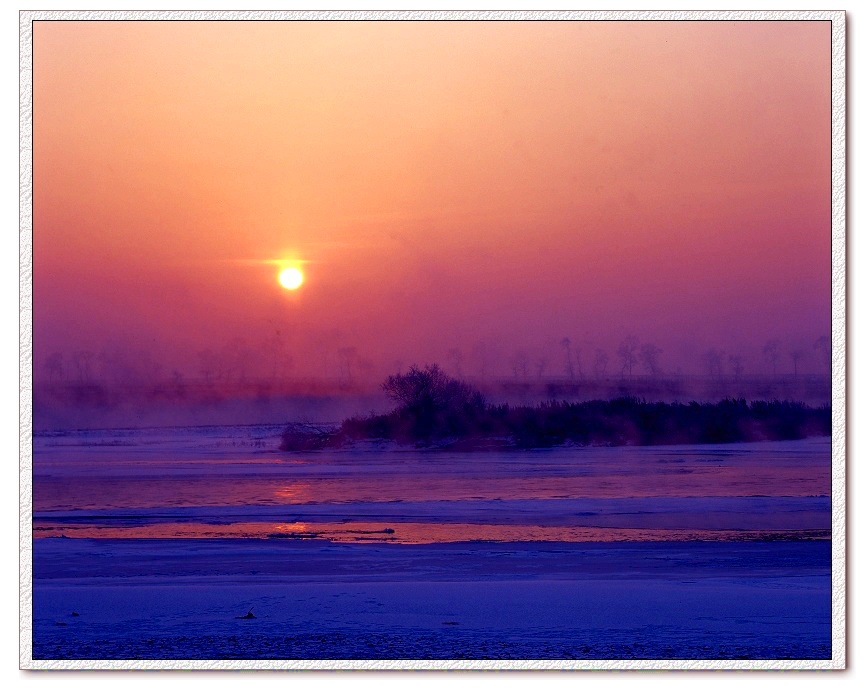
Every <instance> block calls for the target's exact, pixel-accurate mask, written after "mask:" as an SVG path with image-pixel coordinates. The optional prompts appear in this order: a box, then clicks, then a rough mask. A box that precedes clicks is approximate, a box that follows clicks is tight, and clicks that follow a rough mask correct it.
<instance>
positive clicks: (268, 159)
mask: <svg viewBox="0 0 865 690" xmlns="http://www.w3.org/2000/svg"><path fill="white" fill-rule="evenodd" d="M830 75H831V69H830V24H829V22H799V21H784V22H757V21H754V22H693V21H692V22H73V21H68V22H36V24H35V26H34V84H33V86H34V118H33V121H34V161H33V162H34V190H33V191H34V261H33V267H34V375H35V376H36V378H37V380H38V379H39V377H40V376H43V375H45V365H44V362H45V361H46V359H47V358H48V357H49V356H50V355H51V354H52V353H54V352H59V353H61V354H63V356H64V357H66V358H70V357H72V356H73V355H74V353H76V352H81V351H89V352H93V353H94V355H98V354H100V353H102V354H105V353H109V354H110V353H114V355H116V354H117V353H129V354H130V359H134V360H135V361H137V362H140V361H142V359H143V358H144V357H145V355H144V353H147V356H148V357H149V358H150V360H151V361H152V362H154V363H159V364H160V365H161V369H162V371H163V372H170V371H171V370H174V369H177V370H179V371H181V372H183V373H184V374H185V375H187V376H189V377H192V378H194V377H197V376H199V375H201V371H200V370H201V361H202V355H201V353H202V352H206V351H210V352H211V353H214V354H215V356H217V357H219V356H223V355H224V356H226V357H227V356H229V354H227V353H230V352H232V351H234V352H236V351H238V350H245V351H247V352H252V353H255V357H254V358H253V362H254V364H253V365H251V366H253V368H256V371H257V372H258V373H259V374H267V373H268V372H269V371H271V370H272V369H273V368H274V366H275V364H274V362H273V361H271V360H273V358H274V357H275V356H276V355H275V354H274V353H276V352H282V353H288V354H290V355H291V358H292V363H293V364H292V373H293V374H294V375H297V376H322V375H324V376H333V375H335V372H336V370H337V369H338V367H339V358H340V356H341V355H340V354H339V353H340V351H342V352H343V355H342V356H345V353H346V352H349V350H348V348H354V349H353V350H351V352H352V353H356V358H357V362H356V366H357V367H359V368H361V369H363V370H365V371H367V372H368V373H369V375H370V376H371V377H378V376H381V375H382V374H385V373H390V372H392V371H394V370H395V368H396V367H397V366H398V365H399V364H400V363H402V365H403V366H406V365H407V364H410V363H412V362H418V363H424V362H431V361H438V362H441V363H443V364H446V365H447V363H448V360H449V355H448V353H449V352H450V351H452V350H454V349H459V350H460V352H461V353H462V354H463V363H462V365H461V366H462V368H463V369H464V370H465V371H466V372H467V373H471V372H476V371H477V370H478V368H479V367H480V366H481V359H484V358H486V359H487V360H488V361H487V366H489V367H491V368H492V369H493V370H495V371H498V372H500V373H501V374H502V375H505V374H509V373H510V372H511V369H512V362H513V360H514V358H515V357H516V356H518V355H519V353H522V352H524V353H526V354H527V355H528V356H529V357H530V358H531V359H532V360H533V361H536V360H537V359H539V358H541V357H548V358H549V360H550V364H549V368H550V373H554V372H555V371H557V370H558V371H560V370H561V369H562V366H563V365H562V348H561V346H560V345H559V341H560V340H561V339H562V338H563V337H565V336H567V337H569V338H570V339H571V341H572V342H573V343H574V344H575V347H581V348H583V351H584V352H585V353H592V354H591V355H588V354H586V355H584V357H593V356H594V352H595V350H596V349H597V348H602V349H605V350H606V351H607V352H608V355H609V357H610V367H611V369H618V368H619V367H617V365H616V357H615V349H616V346H617V344H618V343H619V342H620V341H621V340H622V338H623V337H624V336H625V335H627V334H634V335H636V336H637V337H639V338H640V340H641V341H642V342H654V343H656V344H657V345H658V346H659V347H660V348H661V349H662V350H663V354H662V356H661V366H662V367H663V368H664V369H665V370H667V371H677V370H682V371H693V372H699V371H701V358H702V354H703V353H704V352H705V351H706V350H708V349H710V348H716V349H721V350H723V351H724V352H725V353H727V354H739V355H742V356H743V358H744V360H745V364H746V369H747V370H748V371H750V372H757V371H765V370H766V369H767V366H768V365H767V364H766V362H765V360H764V358H763V356H762V348H763V345H764V344H765V343H766V341H767V340H770V339H778V340H779V341H780V342H781V347H782V351H784V352H785V353H786V352H788V351H789V350H792V349H796V348H801V349H802V350H803V351H805V352H806V359H804V360H803V364H802V366H803V368H804V369H805V370H806V371H809V372H814V373H817V372H822V371H823V366H822V364H821V363H820V361H819V359H818V356H817V353H816V352H815V350H814V347H813V345H814V342H815V340H816V339H817V338H818V337H821V336H826V335H829V329H830V304H831V296H830V268H831V255H830V201H831V199H830V139H831V119H830ZM279 261H283V262H296V263H297V265H299V266H301V267H302V268H303V270H304V273H305V274H306V281H305V283H304V285H303V286H302V287H301V288H300V289H299V290H297V291H296V292H292V293H289V292H286V291H285V290H283V289H282V288H281V287H280V286H279V284H278V282H277V280H276V274H277V271H278V265H277V263H274V262H279ZM482 353H486V354H482ZM351 356H352V357H354V356H355V354H352V355H351ZM119 359H123V358H122V357H121V358H119ZM109 360H110V361H113V362H114V364H113V365H110V366H115V367H117V366H120V365H118V364H117V362H118V361H119V360H118V357H117V356H114V358H113V359H111V358H110V357H108V358H105V357H103V362H107V361H109ZM450 360H451V361H454V357H453V355H452V354H451V356H450ZM783 366H784V367H786V368H790V369H791V368H792V367H791V364H790V360H789V357H787V356H786V355H785V359H784V361H783Z"/></svg>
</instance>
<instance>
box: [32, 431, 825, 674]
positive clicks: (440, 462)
mask: <svg viewBox="0 0 865 690" xmlns="http://www.w3.org/2000/svg"><path fill="white" fill-rule="evenodd" d="M278 433H279V428H278V427H275V426H269V427H266V426H253V427H198V428H176V429H151V430H126V431H122V430H121V431H103V432H97V431H83V432H63V433H44V434H40V435H37V437H36V438H35V439H34V495H33V510H34V521H33V530H34V531H33V535H34V541H33V568H34V579H33V638H32V643H33V649H32V651H33V658H34V659H37V660H52V659H61V660H68V659H175V660H183V659H575V660H581V659H738V658H745V659H828V658H830V657H831V630H830V627H831V612H830V603H831V602H830V584H831V553H830V542H829V541H828V537H829V535H830V523H831V521H830V508H831V506H830V500H829V494H830V486H829V481H830V471H829V470H830V460H829V451H830V446H829V441H828V439H809V440H807V441H800V442H780V443H761V444H737V445H728V446H687V447H686V446H674V447H667V448H658V447H655V448H559V449H554V450H544V451H509V452H504V453H462V454H460V453H441V452H423V451H406V450H393V449H389V450H379V449H376V448H365V449H363V450H354V451H339V452H328V453H308V454H299V455H292V454H283V453H279V452H278V451H277V450H276V446H277V443H278ZM250 611H251V614H252V615H251V616H250V617H246V616H247V614H248V612H250Z"/></svg>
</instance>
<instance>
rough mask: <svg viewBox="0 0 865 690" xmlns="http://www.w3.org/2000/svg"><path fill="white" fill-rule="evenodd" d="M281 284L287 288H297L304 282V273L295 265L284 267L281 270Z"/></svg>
mask: <svg viewBox="0 0 865 690" xmlns="http://www.w3.org/2000/svg"><path fill="white" fill-rule="evenodd" d="M279 284H280V285H282V287H284V288H285V289H286V290H297V288H299V287H300V286H301V285H302V284H303V273H301V272H300V269H297V268H294V267H293V266H292V267H289V268H284V269H283V270H281V271H280V272H279Z"/></svg>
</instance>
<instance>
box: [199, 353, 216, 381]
mask: <svg viewBox="0 0 865 690" xmlns="http://www.w3.org/2000/svg"><path fill="white" fill-rule="evenodd" d="M198 364H199V366H198V371H199V372H200V373H201V375H202V376H203V377H204V382H205V383H210V382H211V381H212V380H213V379H218V378H219V375H220V367H219V358H218V357H217V356H216V354H215V353H214V352H213V350H210V349H207V350H201V351H200V352H199V353H198Z"/></svg>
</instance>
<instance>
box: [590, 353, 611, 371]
mask: <svg viewBox="0 0 865 690" xmlns="http://www.w3.org/2000/svg"><path fill="white" fill-rule="evenodd" d="M609 362H610V358H609V357H608V356H607V353H606V351H605V350H602V349H601V348H596V349H595V362H594V365H593V369H594V372H595V378H603V377H604V376H606V375H607V364H609Z"/></svg>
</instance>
